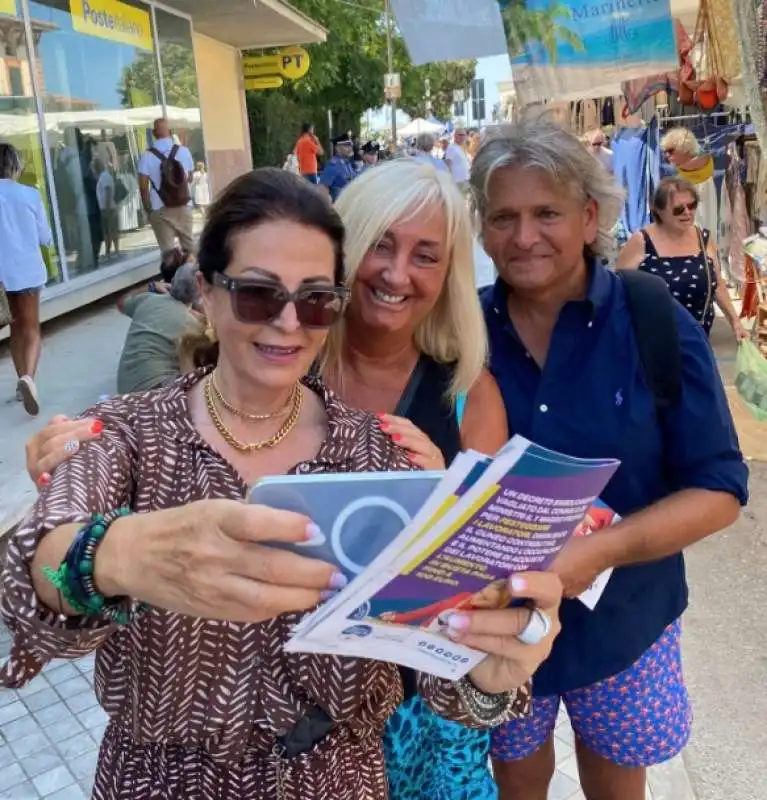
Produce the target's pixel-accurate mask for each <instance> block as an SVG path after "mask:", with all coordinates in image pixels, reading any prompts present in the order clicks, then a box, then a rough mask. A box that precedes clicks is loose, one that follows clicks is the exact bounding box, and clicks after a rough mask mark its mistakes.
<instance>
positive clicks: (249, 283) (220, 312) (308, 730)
mask: <svg viewBox="0 0 767 800" xmlns="http://www.w3.org/2000/svg"><path fill="white" fill-rule="evenodd" d="M376 173H377V170H371V171H370V172H369V173H368V174H367V176H365V177H370V178H374V177H375V175H376ZM199 264H200V272H201V275H202V277H203V280H202V281H201V282H200V283H201V292H202V296H203V302H204V305H205V312H206V317H207V320H208V322H209V324H210V329H211V331H212V332H215V333H211V337H215V341H216V343H217V345H218V354H217V356H216V359H215V366H211V367H208V368H205V369H200V370H197V371H195V372H193V373H190V374H188V375H186V376H183V377H182V378H179V379H178V380H177V381H176V382H174V383H173V384H172V385H170V386H167V387H163V388H162V389H158V390H155V391H153V392H139V393H134V394H129V395H124V396H121V397H116V398H113V399H112V400H109V401H107V402H105V403H101V404H99V405H97V406H95V407H94V408H93V409H92V410H91V413H92V414H95V415H96V416H97V418H98V419H99V420H101V422H102V423H103V433H102V434H101V437H100V438H99V439H96V440H94V441H90V442H88V444H87V446H85V447H82V448H81V449H80V450H79V452H78V453H76V454H75V455H74V456H73V457H72V458H71V459H70V460H69V461H67V462H66V463H64V464H61V465H60V466H59V468H58V469H56V471H55V473H54V475H53V477H52V480H51V483H50V485H49V486H48V487H47V488H46V489H44V490H43V491H42V492H41V493H40V495H39V497H38V500H37V503H36V504H35V507H34V508H33V510H32V511H31V512H30V514H29V515H28V516H27V517H26V518H25V520H24V522H23V523H22V524H21V525H20V526H19V528H18V529H17V530H16V531H15V532H14V533H13V535H12V536H11V537H10V539H9V541H8V545H7V552H6V555H5V559H4V563H3V567H4V569H3V591H2V598H1V602H2V613H3V618H4V621H5V623H6V625H7V626H8V628H9V630H10V631H12V634H13V643H12V649H11V654H10V656H9V659H8V662H7V663H6V664H5V665H3V668H2V671H0V680H2V682H3V684H4V685H5V686H9V687H11V686H12V687H14V688H20V687H21V686H23V685H24V684H26V683H27V682H29V681H30V680H32V678H33V677H35V675H37V674H38V673H39V672H40V670H41V669H43V668H44V666H45V665H46V664H47V663H49V662H51V661H53V660H54V659H55V658H61V657H66V658H70V659H74V658H78V657H80V656H82V655H85V654H86V653H88V652H95V653H96V677H95V681H96V685H97V686H98V689H99V692H98V694H99V702H100V703H101V705H102V706H103V707H104V708H105V710H106V711H107V713H108V714H109V723H108V725H107V728H106V730H105V732H104V736H103V741H102V743H101V747H100V750H99V756H98V763H97V766H96V777H95V786H94V790H93V795H94V797H97V798H99V800H150V798H195V800H243V798H248V800H293V799H294V798H295V799H296V800H297V799H298V798H300V800H327V799H328V798H333V799H334V800H383V799H384V798H386V797H387V794H388V787H387V779H386V772H385V766H384V756H383V748H382V743H381V737H382V732H383V728H384V725H385V723H386V720H387V719H388V717H389V716H390V714H391V713H392V711H393V710H394V708H395V707H396V706H397V704H398V703H399V701H400V699H401V697H402V685H401V682H400V679H399V677H398V672H397V668H396V667H395V666H394V665H392V664H389V663H384V662H380V661H374V660H370V659H349V658H347V659H339V658H337V657H334V656H332V655H315V654H307V653H288V652H286V650H285V647H284V645H285V642H286V641H287V639H288V638H289V637H290V635H291V632H292V631H293V629H294V627H295V625H296V624H297V622H298V621H299V620H300V619H301V618H302V617H303V616H304V615H305V614H306V612H307V611H308V610H310V609H313V608H315V607H316V606H317V605H318V604H319V603H320V602H321V599H322V595H323V593H325V592H330V591H333V590H336V591H337V590H339V589H341V588H343V586H344V585H345V583H346V579H345V578H344V576H343V575H342V574H341V573H339V572H337V571H336V570H335V569H334V567H333V566H332V565H330V564H327V563H324V562H322V561H319V560H317V559H312V558H306V557H303V556H300V555H296V554H295V553H292V552H287V551H286V550H284V549H282V548H279V547H273V546H269V543H277V544H280V543H290V542H292V543H297V542H302V541H304V542H305V541H309V540H312V539H315V538H316V537H317V535H318V529H317V526H316V525H315V524H314V523H313V522H312V521H311V520H309V519H307V518H306V517H305V516H303V515H300V514H296V513H293V512H289V511H282V510H276V509H271V508H267V507H265V506H260V505H253V504H247V503H244V502H243V495H244V493H245V491H246V487H247V486H249V485H252V484H253V483H254V482H256V481H258V480H259V479H261V478H263V477H266V476H271V475H285V474H293V473H298V474H321V473H329V472H352V473H354V472H380V471H389V470H395V471H407V470H410V469H411V468H412V462H411V460H410V459H409V458H408V455H407V452H406V451H405V450H404V449H402V448H400V447H399V446H398V445H397V444H396V443H395V442H393V441H392V439H391V438H390V437H389V436H387V435H386V434H385V432H383V431H382V430H381V426H380V424H379V422H378V420H377V419H376V418H375V417H374V416H373V415H372V414H369V413H365V412H363V411H356V410H354V409H352V408H351V407H350V406H349V405H347V404H346V403H345V402H344V401H342V400H341V399H340V398H339V397H338V396H337V395H336V394H335V393H333V392H331V391H329V390H328V389H327V387H326V386H325V385H324V383H323V382H322V381H321V380H318V379H316V378H314V377H310V376H308V374H307V373H308V372H309V371H310V369H311V366H312V364H313V363H314V362H315V360H316V359H317V357H318V355H319V353H320V350H321V349H322V347H323V344H324V341H325V338H326V336H327V334H328V330H329V329H330V328H331V327H332V326H333V325H334V324H336V323H337V322H338V321H339V320H340V319H341V316H342V314H343V310H344V307H345V301H346V299H347V297H348V290H347V288H346V286H345V283H344V229H343V225H342V223H341V220H340V218H339V216H338V214H337V213H336V211H335V210H334V209H333V207H332V206H331V204H330V203H328V202H327V201H326V199H325V198H323V197H322V196H320V195H319V193H318V192H316V190H315V189H314V188H313V187H311V186H309V185H308V183H307V182H306V181H305V180H303V179H302V178H300V177H298V176H296V175H291V174H290V173H288V172H285V171H283V170H278V169H261V170H255V171H253V172H250V173H248V174H246V175H243V176H241V177H240V178H238V179H236V180H235V181H233V182H232V183H231V184H230V185H229V186H228V187H227V188H226V189H225V190H224V192H222V193H221V195H219V197H218V198H217V199H216V202H215V203H214V204H213V205H212V206H211V209H210V213H209V214H208V218H207V220H206V223H205V228H204V230H203V233H202V236H201V239H200V249H199ZM256 265H257V266H256ZM81 548H82V552H81ZM83 554H84V555H83ZM57 565H63V566H58V571H56V572H55V571H54V570H56V569H57ZM46 567H48V568H49V569H45V568H46ZM57 575H66V580H64V581H62V580H59V579H57V578H56V576H57ZM507 590H508V591H509V593H510V594H511V596H513V597H514V598H523V597H524V598H529V604H530V606H531V608H530V607H526V606H520V607H517V608H505V609H494V610H485V609H482V610H476V611H472V612H470V613H466V612H464V613H462V614H457V615H454V616H453V617H452V618H451V620H450V626H449V631H450V638H451V639H453V640H455V641H460V642H462V643H465V644H466V645H468V646H474V647H478V648H479V649H481V650H482V651H484V652H486V653H487V657H486V658H484V659H483V660H482V661H481V663H479V664H478V665H477V666H476V667H474V668H473V669H472V670H471V671H470V672H469V673H468V674H467V676H466V677H464V678H462V679H461V680H458V681H450V680H442V679H439V678H435V677H434V676H432V675H426V674H420V673H419V675H418V677H417V689H418V691H419V693H422V694H423V696H424V698H425V699H426V700H427V702H428V703H429V704H430V706H431V707H432V708H433V709H434V710H435V711H436V712H438V713H439V714H441V715H443V716H444V717H446V718H448V719H452V720H454V721H455V722H457V723H459V724H463V725H467V726H475V727H478V728H487V727H489V726H490V725H492V724H493V721H494V720H496V719H510V718H512V717H513V716H515V715H518V714H522V713H525V712H526V710H527V709H528V707H529V693H530V688H529V677H530V675H531V674H532V672H533V671H534V670H535V669H536V667H537V666H538V665H539V664H540V662H541V661H542V660H543V659H544V658H545V657H546V655H547V654H548V652H549V651H550V649H551V644H552V641H553V638H554V636H555V635H556V632H557V630H558V616H557V609H558V606H559V600H560V597H561V582H560V580H559V578H557V576H556V575H553V574H551V573H545V572H538V573H521V574H517V575H514V576H511V577H510V578H509V580H508V581H507ZM536 606H537V607H539V609H540V610H539V612H538V614H541V613H544V614H547V615H548V616H549V617H550V619H551V631H550V633H549V634H548V635H547V636H545V637H541V640H540V641H539V642H538V643H537V644H523V643H522V642H521V641H520V639H519V638H517V637H518V635H519V634H520V633H521V632H522V631H523V630H524V629H525V628H526V627H527V626H528V625H529V624H530V620H531V619H532V618H533V613H534V611H535V608H536Z"/></svg>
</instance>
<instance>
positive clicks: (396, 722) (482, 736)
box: [384, 695, 498, 800]
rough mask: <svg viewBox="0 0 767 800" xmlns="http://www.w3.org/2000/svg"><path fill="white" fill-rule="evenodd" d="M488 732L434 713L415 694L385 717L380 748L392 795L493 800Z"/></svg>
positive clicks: (396, 799)
mask: <svg viewBox="0 0 767 800" xmlns="http://www.w3.org/2000/svg"><path fill="white" fill-rule="evenodd" d="M489 753H490V732H489V731H479V730H474V729H473V728H466V727H464V726H463V725H461V724H460V723H458V722H452V721H450V720H447V719H443V718H442V717H439V716H437V715H436V714H435V713H434V712H433V711H432V710H431V709H430V708H429V707H428V706H427V705H426V703H424V701H423V700H422V699H421V698H420V697H419V696H418V695H416V696H415V697H411V698H410V699H409V700H406V701H405V702H404V703H402V705H401V706H400V707H399V708H398V709H397V710H396V711H395V712H394V715H393V716H392V717H391V718H390V719H389V722H388V723H387V725H386V731H385V732H384V754H385V756H386V768H387V771H388V774H389V793H390V798H391V800H497V798H498V790H497V788H496V785H495V781H494V780H493V777H492V775H491V774H490V770H489V768H488V757H489Z"/></svg>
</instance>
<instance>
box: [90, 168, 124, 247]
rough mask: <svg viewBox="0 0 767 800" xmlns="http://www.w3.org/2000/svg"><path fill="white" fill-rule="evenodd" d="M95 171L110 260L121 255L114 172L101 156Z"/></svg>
mask: <svg viewBox="0 0 767 800" xmlns="http://www.w3.org/2000/svg"><path fill="white" fill-rule="evenodd" d="M93 171H94V172H95V173H96V196H97V197H98V201H99V208H100V209H101V232H102V235H103V237H104V255H105V256H106V257H107V258H109V257H110V256H111V255H112V249H113V248H114V254H115V255H116V256H119V255H120V226H119V220H118V217H117V202H116V200H115V179H114V176H113V175H112V172H111V171H110V169H109V168H108V167H107V165H106V163H105V162H104V161H102V159H101V157H100V156H96V158H94V159H93Z"/></svg>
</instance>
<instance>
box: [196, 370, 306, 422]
mask: <svg viewBox="0 0 767 800" xmlns="http://www.w3.org/2000/svg"><path fill="white" fill-rule="evenodd" d="M215 375H216V373H215V372H211V374H210V388H211V389H212V390H213V394H214V395H215V397H216V400H217V401H218V403H219V405H221V406H222V407H223V408H225V409H226V410H227V411H228V412H229V413H230V414H234V415H235V416H236V417H242V418H243V419H251V420H254V421H257V422H258V421H263V420H265V419H274V417H281V416H282V415H283V414H285V413H287V411H288V409H289V408H291V407H292V406H293V405H295V402H296V394H298V393H299V392H300V389H299V388H298V384H296V385H295V386H294V387H293V391H292V392H291V393H290V397H288V399H287V402H286V403H285V405H284V406H283V407H282V408H278V409H277V411H272V412H271V413H269V414H248V412H247V411H240V409H239V408H236V407H235V406H233V405H232V404H231V403H230V402H229V401H228V400H227V399H226V398H225V397H224V395H223V394H222V393H221V389H219V388H218V384H217V383H216V378H215Z"/></svg>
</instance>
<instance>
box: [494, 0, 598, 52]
mask: <svg viewBox="0 0 767 800" xmlns="http://www.w3.org/2000/svg"><path fill="white" fill-rule="evenodd" d="M501 15H502V17H503V23H504V27H505V30H506V41H507V42H508V45H509V56H510V57H511V58H516V57H517V56H520V55H522V53H523V52H524V51H525V47H526V46H527V45H528V44H529V43H531V42H540V43H541V44H542V45H543V47H544V48H545V50H546V53H547V54H548V56H549V59H550V61H551V63H552V64H555V63H556V62H557V46H558V45H559V44H560V43H561V44H568V45H570V47H572V48H573V49H574V50H578V51H581V52H582V51H583V50H585V47H584V45H583V42H582V40H581V38H580V36H578V34H576V33H574V32H573V31H572V30H570V28H568V27H567V22H568V21H569V20H571V19H572V12H571V10H570V8H569V7H568V6H566V5H563V4H562V3H558V2H552V3H551V5H550V6H549V7H548V8H546V9H541V10H535V11H530V10H528V9H527V7H526V4H525V0H512V2H510V3H509V4H508V5H507V6H506V7H505V8H503V9H502V11H501Z"/></svg>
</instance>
